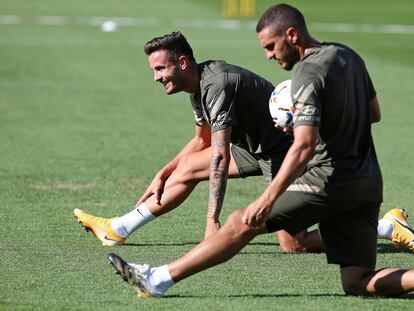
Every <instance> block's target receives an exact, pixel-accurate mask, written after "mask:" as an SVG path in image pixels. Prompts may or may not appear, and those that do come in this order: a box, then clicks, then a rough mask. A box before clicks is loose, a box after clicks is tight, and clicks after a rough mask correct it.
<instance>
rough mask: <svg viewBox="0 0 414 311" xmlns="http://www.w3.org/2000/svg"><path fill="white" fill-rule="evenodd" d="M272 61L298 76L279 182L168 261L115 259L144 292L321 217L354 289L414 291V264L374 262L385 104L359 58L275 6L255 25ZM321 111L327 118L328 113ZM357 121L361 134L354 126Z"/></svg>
mask: <svg viewBox="0 0 414 311" xmlns="http://www.w3.org/2000/svg"><path fill="white" fill-rule="evenodd" d="M256 30H257V33H258V37H259V41H260V44H261V46H262V47H263V48H264V50H265V54H266V57H267V58H268V59H274V60H276V61H277V62H278V63H279V64H280V65H281V67H282V68H283V69H285V70H291V69H292V68H293V67H294V66H295V65H297V67H296V70H295V72H294V74H293V78H292V91H291V92H292V98H293V101H294V106H295V118H294V120H295V123H294V124H295V125H294V137H295V139H294V142H293V144H292V146H291V147H290V149H289V151H288V152H287V154H286V157H285V159H284V161H283V163H282V165H281V167H280V169H279V171H278V173H277V175H276V176H275V178H274V179H273V181H272V183H271V184H270V185H269V186H268V188H267V189H266V190H265V191H264V193H263V194H262V195H261V196H260V197H259V198H258V199H256V200H255V201H254V202H253V203H251V204H250V205H249V206H248V207H247V208H245V209H239V210H236V211H234V212H233V213H232V214H231V215H230V216H229V218H228V219H227V221H226V223H225V224H224V226H223V227H221V228H220V229H219V230H218V231H217V232H216V233H215V234H214V235H212V236H211V237H209V238H207V239H206V240H204V241H203V242H201V243H200V244H198V245H197V246H196V247H195V248H194V249H192V250H191V251H190V252H188V253H187V254H186V255H184V256H183V257H181V258H179V259H178V260H176V261H174V262H172V263H170V264H168V265H164V266H161V267H156V268H151V267H150V266H148V265H137V264H132V263H128V262H125V261H124V260H123V259H122V258H120V257H119V256H117V255H115V254H109V255H108V259H109V261H110V263H111V264H112V265H113V266H114V268H115V270H116V272H117V273H119V274H120V275H121V276H122V278H123V279H124V280H127V281H129V282H130V283H131V284H133V285H134V286H135V287H136V289H137V290H138V293H139V295H141V297H151V296H162V295H163V294H164V293H165V291H166V290H168V288H169V287H171V286H172V285H173V284H174V283H176V282H178V281H181V280H183V279H185V278H187V277H189V276H191V275H193V274H195V273H198V272H200V271H202V270H205V269H207V268H209V267H212V266H214V265H217V264H220V263H222V262H225V261H227V260H229V259H230V258H231V257H233V256H234V255H236V254H237V253H238V252H239V251H240V250H241V249H242V248H243V247H244V246H246V245H247V244H248V243H249V242H250V241H251V240H252V239H254V238H255V237H256V236H257V235H259V234H264V233H268V232H274V231H276V230H286V231H287V232H289V233H290V234H296V233H298V232H301V231H302V230H305V229H306V228H308V227H309V226H311V225H313V224H317V223H318V224H319V230H320V234H321V237H322V240H323V243H324V246H325V252H326V254H327V259H328V263H332V264H338V265H339V266H340V271H341V281H342V287H343V290H344V292H345V293H346V294H349V295H363V296H370V295H376V296H396V295H401V294H403V293H407V292H410V291H413V290H414V270H401V269H394V268H383V269H380V270H375V264H376V251H377V250H376V238H377V230H376V228H377V223H378V214H379V207H380V205H381V201H382V178H381V171H380V168H379V165H378V161H377V157H376V154H375V148H374V144H373V141H372V137H371V122H372V121H373V120H376V119H379V116H380V114H379V104H378V100H377V97H376V92H375V89H374V87H373V84H372V81H371V79H370V77H369V74H368V72H367V70H366V68H365V64H364V62H363V60H362V59H361V57H360V56H359V55H358V54H356V53H355V52H354V51H352V50H351V49H350V48H348V47H346V46H344V45H341V44H337V43H323V42H319V41H317V40H316V39H314V38H313V37H312V36H311V35H310V34H309V33H308V30H307V28H306V24H305V20H304V18H303V15H302V14H301V13H300V11H298V10H297V9H296V8H294V7H292V6H289V5H286V4H279V5H275V6H272V7H271V8H269V9H268V10H267V11H266V12H265V13H264V15H263V16H262V18H261V19H260V21H259V23H258V26H257V29H256ZM322 115H323V118H321V116H322ZM350 128H352V129H353V132H350V130H349V129H350Z"/></svg>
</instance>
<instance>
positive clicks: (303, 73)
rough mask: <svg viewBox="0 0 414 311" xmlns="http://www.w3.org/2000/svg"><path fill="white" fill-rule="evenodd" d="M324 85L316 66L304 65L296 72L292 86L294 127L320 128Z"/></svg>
mask: <svg viewBox="0 0 414 311" xmlns="http://www.w3.org/2000/svg"><path fill="white" fill-rule="evenodd" d="M311 67H312V68H311ZM322 85H323V81H322V77H321V76H320V75H318V71H317V69H316V68H314V66H308V65H303V66H301V67H300V68H298V69H297V70H296V72H295V74H294V76H293V77H292V85H291V96H292V102H293V106H294V109H295V112H294V119H293V123H294V127H298V126H301V125H314V126H320V123H321V92H322V88H321V86H322Z"/></svg>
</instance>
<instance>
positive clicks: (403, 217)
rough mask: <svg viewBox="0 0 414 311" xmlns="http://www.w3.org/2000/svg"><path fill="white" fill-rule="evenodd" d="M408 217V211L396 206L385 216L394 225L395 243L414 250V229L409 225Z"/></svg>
mask: <svg viewBox="0 0 414 311" xmlns="http://www.w3.org/2000/svg"><path fill="white" fill-rule="evenodd" d="M407 218H408V215H407V213H406V212H405V210H403V209H401V208H394V209H392V210H390V211H389V212H388V213H386V214H385V215H384V217H383V219H386V220H388V221H390V222H391V223H392V224H393V226H394V230H393V232H392V237H391V240H392V241H393V242H394V244H395V245H398V246H402V247H404V248H406V249H408V250H410V251H413V252H414V230H413V228H411V227H410V226H409V225H408V222H407Z"/></svg>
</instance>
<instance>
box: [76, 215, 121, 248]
mask: <svg viewBox="0 0 414 311" xmlns="http://www.w3.org/2000/svg"><path fill="white" fill-rule="evenodd" d="M73 214H74V215H75V218H76V219H77V220H78V222H79V223H80V224H81V225H82V226H83V227H84V228H85V230H86V231H90V232H92V233H93V234H94V235H95V236H96V237H97V238H98V239H99V240H100V241H101V242H102V245H104V246H113V245H123V244H124V241H125V239H126V238H124V237H121V236H119V235H118V234H116V233H115V232H114V230H112V226H111V224H112V219H114V218H110V219H108V218H103V217H97V216H94V215H89V214H87V213H85V212H84V211H82V210H80V209H78V208H75V209H74V210H73Z"/></svg>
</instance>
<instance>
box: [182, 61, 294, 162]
mask: <svg viewBox="0 0 414 311" xmlns="http://www.w3.org/2000/svg"><path fill="white" fill-rule="evenodd" d="M198 68H199V73H200V92H198V93H195V94H191V95H190V99H191V104H192V106H193V110H194V114H195V120H196V124H197V125H202V124H203V123H204V122H207V123H208V124H209V125H210V126H211V130H212V132H215V131H218V130H221V129H225V128H229V127H231V128H232V134H231V142H232V143H233V144H235V145H238V146H240V147H242V148H245V149H246V150H249V151H250V152H252V153H255V154H265V155H270V154H275V153H279V152H286V150H287V149H288V148H289V146H290V144H291V138H290V137H288V136H287V135H285V134H284V133H283V132H282V131H280V130H278V129H276V128H275V127H274V124H273V121H272V118H271V116H270V112H269V97H270V94H271V93H272V91H273V89H274V87H273V85H272V83H270V82H269V81H267V80H265V79H264V78H262V77H260V76H258V75H257V74H255V73H253V72H251V71H249V70H246V69H243V68H240V67H238V66H235V65H231V64H227V63H226V62H224V61H206V62H203V63H200V64H199V66H198Z"/></svg>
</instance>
